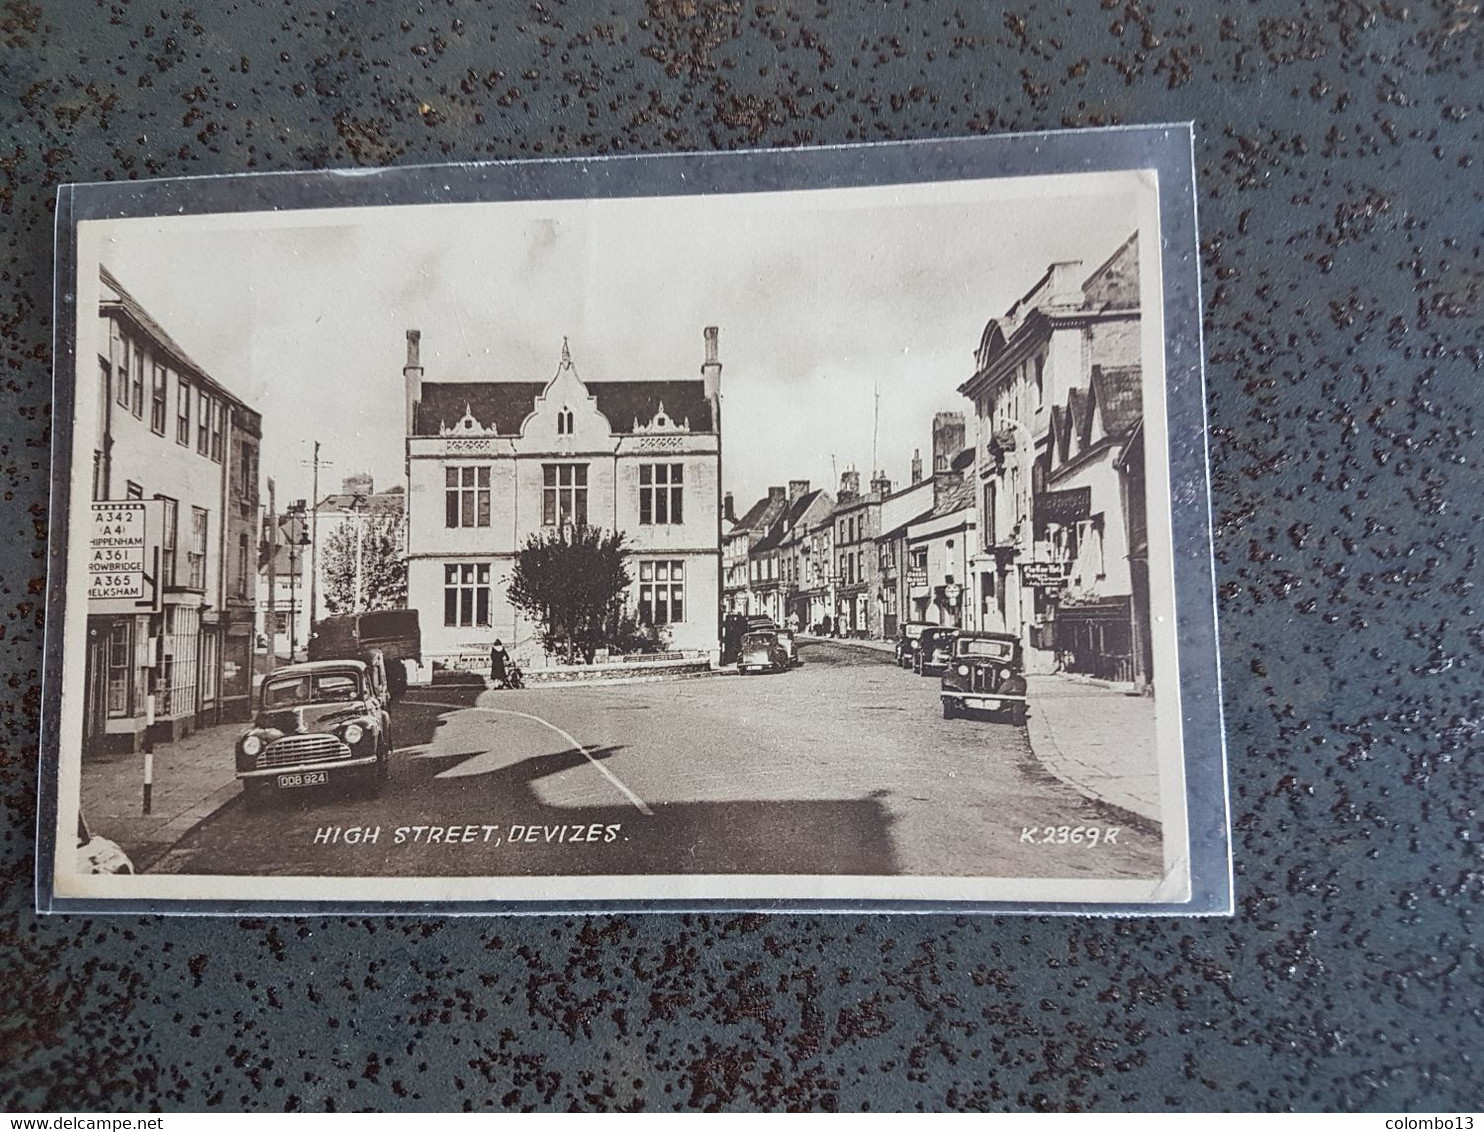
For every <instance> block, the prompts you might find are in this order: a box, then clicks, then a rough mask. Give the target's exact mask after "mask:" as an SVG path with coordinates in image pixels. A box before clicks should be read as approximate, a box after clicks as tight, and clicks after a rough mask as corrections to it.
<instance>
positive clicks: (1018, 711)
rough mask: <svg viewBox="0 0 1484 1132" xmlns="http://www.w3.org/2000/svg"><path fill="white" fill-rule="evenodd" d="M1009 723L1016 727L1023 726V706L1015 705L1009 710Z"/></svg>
mask: <svg viewBox="0 0 1484 1132" xmlns="http://www.w3.org/2000/svg"><path fill="white" fill-rule="evenodd" d="M1010 722H1011V723H1013V724H1014V725H1015V726H1016V727H1024V726H1025V705H1024V704H1016V705H1015V706H1014V707H1012V708H1011V709H1010Z"/></svg>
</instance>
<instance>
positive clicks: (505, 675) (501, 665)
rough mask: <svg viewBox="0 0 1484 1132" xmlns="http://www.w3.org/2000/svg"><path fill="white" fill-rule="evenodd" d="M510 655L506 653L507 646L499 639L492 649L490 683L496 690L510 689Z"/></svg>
mask: <svg viewBox="0 0 1484 1132" xmlns="http://www.w3.org/2000/svg"><path fill="white" fill-rule="evenodd" d="M509 666H510V654H509V653H508V652H506V651H505V646H504V645H503V644H502V643H501V642H500V639H499V638H498V637H496V638H495V643H494V645H493V646H492V647H491V648H490V681H491V683H493V684H494V686H495V687H496V688H508V687H509V686H510V673H509Z"/></svg>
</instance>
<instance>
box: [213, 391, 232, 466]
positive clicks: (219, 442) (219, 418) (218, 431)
mask: <svg viewBox="0 0 1484 1132" xmlns="http://www.w3.org/2000/svg"><path fill="white" fill-rule="evenodd" d="M227 412H228V409H227V403H226V402H225V401H221V400H218V401H215V402H213V411H212V414H211V458H212V459H213V460H215V461H216V462H217V463H218V464H220V463H221V462H222V454H223V452H224V451H225V449H226V434H227Z"/></svg>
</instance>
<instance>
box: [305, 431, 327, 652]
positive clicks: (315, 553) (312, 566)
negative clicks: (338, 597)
mask: <svg viewBox="0 0 1484 1132" xmlns="http://www.w3.org/2000/svg"><path fill="white" fill-rule="evenodd" d="M304 463H312V464H313V466H314V486H313V489H312V492H313V493H312V495H311V496H310V499H309V508H310V511H309V635H310V636H311V637H312V636H314V623H315V622H316V621H318V620H319V470H320V467H321V466H324V467H326V468H331V467H334V466H335V465H334V461H333V460H321V459H320V458H319V441H318V440H316V441H315V442H314V459H313V461H300V464H301V465H302V464H304Z"/></svg>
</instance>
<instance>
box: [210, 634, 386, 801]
mask: <svg viewBox="0 0 1484 1132" xmlns="http://www.w3.org/2000/svg"><path fill="white" fill-rule="evenodd" d="M391 754H392V728H391V717H390V716H389V715H388V714H387V683H386V672H385V669H384V668H383V666H382V661H381V657H380V655H379V654H372V656H371V658H370V659H369V660H316V661H309V662H307V663H305V664H290V665H286V666H285V667H283V668H278V669H275V670H274V671H272V672H270V673H269V674H268V675H267V676H266V677H264V679H263V683H262V686H261V688H259V690H258V714H257V718H256V720H255V722H254V726H253V727H252V728H251V730H249V731H248V732H247V733H246V734H244V735H243V736H242V738H240V739H239V740H237V778H238V780H239V781H240V782H241V783H242V787H243V789H244V790H245V791H247V792H248V793H249V794H264V793H268V792H272V791H275V790H290V789H297V788H300V787H305V786H328V785H332V784H338V783H342V782H345V783H353V784H356V785H359V786H361V787H363V788H364V789H365V790H366V791H367V792H369V793H372V794H375V793H378V792H379V791H380V790H381V787H382V785H383V784H384V783H385V782H386V780H387V777H388V774H389V769H390V764H391Z"/></svg>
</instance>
